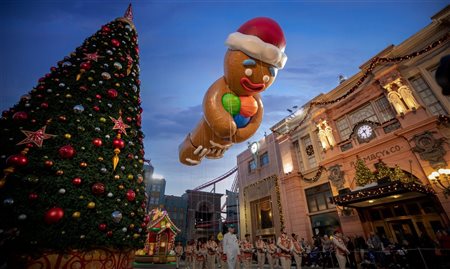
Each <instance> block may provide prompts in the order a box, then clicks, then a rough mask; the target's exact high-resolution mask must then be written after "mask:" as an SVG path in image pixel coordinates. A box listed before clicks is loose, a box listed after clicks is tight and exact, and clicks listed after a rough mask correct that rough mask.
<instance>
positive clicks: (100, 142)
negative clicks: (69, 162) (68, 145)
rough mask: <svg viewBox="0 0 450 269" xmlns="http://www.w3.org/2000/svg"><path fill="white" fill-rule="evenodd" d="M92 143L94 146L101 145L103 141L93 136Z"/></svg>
mask: <svg viewBox="0 0 450 269" xmlns="http://www.w3.org/2000/svg"><path fill="white" fill-rule="evenodd" d="M92 144H93V145H94V146H96V147H101V146H102V144H103V141H102V140H101V139H100V138H94V139H93V140H92Z"/></svg>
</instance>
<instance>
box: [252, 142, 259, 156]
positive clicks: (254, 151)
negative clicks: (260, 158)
mask: <svg viewBox="0 0 450 269" xmlns="http://www.w3.org/2000/svg"><path fill="white" fill-rule="evenodd" d="M258 150H259V144H258V142H253V143H251V144H250V151H251V153H252V154H257V153H258Z"/></svg>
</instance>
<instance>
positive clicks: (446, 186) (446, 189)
mask: <svg viewBox="0 0 450 269" xmlns="http://www.w3.org/2000/svg"><path fill="white" fill-rule="evenodd" d="M449 178H450V169H444V168H441V169H439V170H437V171H434V172H432V173H431V174H430V175H429V176H428V179H429V180H430V181H431V183H433V185H435V186H436V187H438V188H439V189H441V190H443V193H444V196H445V198H447V197H448V196H449V195H450V180H449ZM441 179H444V180H445V181H444V183H443V182H442V180H441Z"/></svg>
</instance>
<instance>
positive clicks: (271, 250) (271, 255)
mask: <svg viewBox="0 0 450 269" xmlns="http://www.w3.org/2000/svg"><path fill="white" fill-rule="evenodd" d="M277 260H278V253H277V245H276V244H275V240H273V238H270V239H269V244H268V245H267V262H268V263H269V268H270V269H273V266H274V264H275V261H277Z"/></svg>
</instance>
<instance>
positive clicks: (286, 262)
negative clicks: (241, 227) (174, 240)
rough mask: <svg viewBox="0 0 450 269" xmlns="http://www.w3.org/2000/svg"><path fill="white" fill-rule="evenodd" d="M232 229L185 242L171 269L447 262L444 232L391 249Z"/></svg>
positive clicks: (448, 243)
mask: <svg viewBox="0 0 450 269" xmlns="http://www.w3.org/2000/svg"><path fill="white" fill-rule="evenodd" d="M234 232H235V230H234V227H233V226H230V227H229V228H228V233H226V234H225V236H224V238H223V240H222V241H216V240H215V238H214V236H211V237H210V238H209V240H207V241H206V240H198V241H194V240H191V241H189V242H188V244H187V245H186V247H184V248H183V246H181V243H178V244H177V246H176V247H175V252H176V255H177V268H180V260H181V257H182V256H184V257H185V268H189V269H215V268H228V269H250V268H252V267H251V266H252V263H253V261H254V260H256V263H257V267H258V268H260V269H262V268H264V266H266V268H267V265H268V267H269V268H270V269H274V268H282V269H291V266H295V268H297V269H299V268H302V266H306V267H312V268H319V267H321V268H340V269H344V268H351V269H353V268H355V269H356V268H363V269H366V268H367V269H372V268H373V269H377V268H386V269H387V268H398V269H400V268H405V269H406V268H430V269H431V268H446V266H448V265H449V264H448V262H449V258H450V235H449V234H448V233H447V231H445V230H441V231H438V232H437V233H436V240H432V239H431V237H429V236H428V234H427V233H426V232H424V231H423V232H421V233H420V234H419V235H418V236H416V237H413V236H410V237H408V236H406V237H405V238H404V239H403V240H402V242H401V243H394V242H393V240H392V239H389V238H387V237H386V236H385V235H381V236H378V235H377V234H375V233H370V234H369V235H368V236H367V239H365V238H364V237H362V236H351V237H347V236H344V235H342V233H341V232H340V230H336V231H335V232H334V234H333V235H330V236H329V235H316V236H314V237H313V238H312V240H305V239H304V238H300V237H299V235H297V234H291V235H290V236H289V235H287V233H286V232H285V231H284V230H283V231H282V233H281V235H280V236H279V237H278V238H277V239H276V240H275V239H273V238H268V239H267V240H265V239H263V238H262V237H261V236H260V237H258V238H257V240H256V241H255V242H252V241H251V239H250V238H251V237H250V234H246V235H245V238H244V239H243V240H238V238H237V235H236V234H235V233H234Z"/></svg>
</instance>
